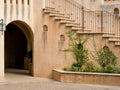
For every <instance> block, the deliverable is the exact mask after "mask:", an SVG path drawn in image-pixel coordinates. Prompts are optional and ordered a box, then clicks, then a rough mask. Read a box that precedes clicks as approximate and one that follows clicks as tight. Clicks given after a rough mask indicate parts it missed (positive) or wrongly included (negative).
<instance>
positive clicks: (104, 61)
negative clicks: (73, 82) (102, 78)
mask: <svg viewBox="0 0 120 90" xmlns="http://www.w3.org/2000/svg"><path fill="white" fill-rule="evenodd" d="M67 35H68V38H69V48H68V49H65V50H63V51H64V52H72V55H73V57H74V59H75V62H74V63H73V64H72V66H71V67H70V68H64V70H65V71H77V72H78V71H83V72H100V73H120V68H118V67H117V66H116V64H117V57H116V56H115V55H114V53H113V52H112V51H110V50H109V48H108V47H107V46H104V47H103V48H101V49H99V50H97V48H96V47H95V51H96V53H95V54H91V56H92V58H93V60H88V55H89V54H90V53H88V50H87V49H86V48H85V47H84V44H85V42H86V41H87V40H88V38H85V39H83V38H82V37H80V36H77V35H75V33H74V32H72V31H69V32H67ZM94 46H96V45H94ZM95 60H96V63H97V64H98V66H96V64H95Z"/></svg>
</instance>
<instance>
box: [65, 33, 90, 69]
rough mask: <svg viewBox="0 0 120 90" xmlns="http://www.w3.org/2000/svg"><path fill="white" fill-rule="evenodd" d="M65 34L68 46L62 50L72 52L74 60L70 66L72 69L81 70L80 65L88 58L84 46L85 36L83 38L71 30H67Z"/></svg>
mask: <svg viewBox="0 0 120 90" xmlns="http://www.w3.org/2000/svg"><path fill="white" fill-rule="evenodd" d="M67 35H68V38H69V48H68V49H65V50H63V51H64V52H72V55H73V57H74V58H75V60H76V61H75V63H73V65H72V67H71V68H72V69H73V70H74V71H81V67H82V66H83V65H84V64H85V63H86V61H87V59H88V50H87V49H85V47H84V44H85V42H86V41H87V38H86V39H83V38H81V37H80V36H77V35H75V33H74V32H72V31H69V32H67Z"/></svg>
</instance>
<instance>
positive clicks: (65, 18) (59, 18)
mask: <svg viewBox="0 0 120 90" xmlns="http://www.w3.org/2000/svg"><path fill="white" fill-rule="evenodd" d="M67 19H69V17H66V16H59V15H56V17H55V20H67Z"/></svg>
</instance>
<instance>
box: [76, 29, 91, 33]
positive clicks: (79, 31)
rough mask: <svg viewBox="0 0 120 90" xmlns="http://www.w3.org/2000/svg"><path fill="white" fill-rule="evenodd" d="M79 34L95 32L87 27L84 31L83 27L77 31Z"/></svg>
mask: <svg viewBox="0 0 120 90" xmlns="http://www.w3.org/2000/svg"><path fill="white" fill-rule="evenodd" d="M77 34H93V32H91V30H90V29H85V30H84V31H82V29H81V30H78V31H77Z"/></svg>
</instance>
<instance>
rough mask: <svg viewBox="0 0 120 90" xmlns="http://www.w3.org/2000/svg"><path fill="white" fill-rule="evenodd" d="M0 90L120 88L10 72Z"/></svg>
mask: <svg viewBox="0 0 120 90" xmlns="http://www.w3.org/2000/svg"><path fill="white" fill-rule="evenodd" d="M0 90H120V86H119V87H118V86H103V85H88V84H76V83H61V82H57V81H54V80H51V79H45V78H38V77H31V76H29V75H28V74H27V72H26V73H21V72H20V71H19V72H17V71H14V72H12V71H10V72H9V71H8V72H7V73H6V74H5V79H4V80H3V81H0Z"/></svg>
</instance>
